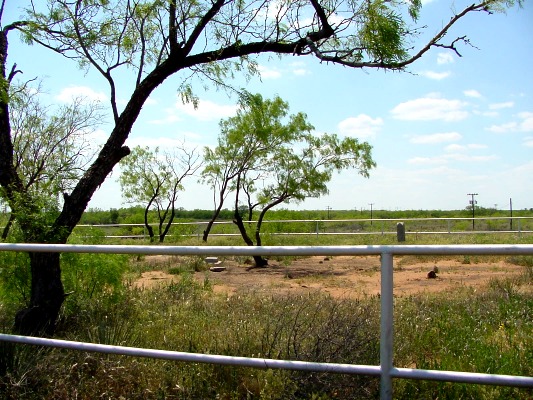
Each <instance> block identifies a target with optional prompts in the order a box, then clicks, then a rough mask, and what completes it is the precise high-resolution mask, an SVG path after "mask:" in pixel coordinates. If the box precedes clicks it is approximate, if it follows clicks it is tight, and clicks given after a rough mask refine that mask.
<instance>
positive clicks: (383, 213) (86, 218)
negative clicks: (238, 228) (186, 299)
mask: <svg viewBox="0 0 533 400" xmlns="http://www.w3.org/2000/svg"><path fill="white" fill-rule="evenodd" d="M532 213H533V209H529V210H513V217H526V216H532ZM212 215H213V210H185V209H178V210H176V219H175V221H174V222H185V221H207V220H209V219H210V218H211V217H212ZM471 216H472V210H469V209H464V210H396V211H390V210H373V211H372V218H374V219H401V218H461V217H462V218H468V217H471ZM475 216H476V217H509V216H510V212H509V210H496V209H494V208H483V207H478V208H476V210H475ZM370 217H371V216H370V210H363V211H360V210H333V209H330V210H288V209H279V210H271V211H269V212H268V214H267V218H266V219H267V220H324V219H368V218H370ZM232 219H233V210H229V209H224V210H222V212H221V213H220V216H219V220H220V221H231V220H232ZM149 220H150V222H154V223H155V222H156V221H157V219H156V216H155V213H154V214H153V215H150V217H149ZM143 221H144V208H143V207H128V208H118V209H116V208H112V209H110V210H100V209H94V208H91V209H89V210H88V211H86V212H85V213H84V214H83V217H82V219H81V221H80V224H82V225H107V224H142V223H143Z"/></svg>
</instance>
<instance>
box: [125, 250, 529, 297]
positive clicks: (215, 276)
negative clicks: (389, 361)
mask: <svg viewBox="0 0 533 400" xmlns="http://www.w3.org/2000/svg"><path fill="white" fill-rule="evenodd" d="M145 262H146V263H147V264H149V265H151V266H152V267H153V268H154V269H153V270H151V271H146V272H143V273H142V274H141V276H140V277H139V278H138V279H136V280H135V281H134V286H135V287H138V288H151V287H153V286H154V285H161V284H168V282H172V281H174V282H175V281H176V280H179V279H180V277H179V276H178V275H175V274H172V273H169V271H176V270H178V271H179V269H180V265H187V264H188V263H190V260H189V259H187V258H186V257H173V256H147V257H146V259H145ZM223 266H224V267H225V268H226V270H224V271H221V272H211V271H209V269H207V267H208V265H207V264H206V266H205V268H203V270H202V271H198V272H195V273H194V278H195V279H196V280H197V281H198V282H204V281H206V280H209V281H210V283H211V286H212V288H213V291H214V292H215V293H224V294H227V295H233V294H235V293H237V292H243V291H244V292H246V291H253V292H255V293H262V294H266V295H268V294H298V295H303V294H309V293H314V292H320V293H322V294H327V295H331V296H332V297H334V298H351V299H360V298H364V297H365V296H374V295H378V294H379V292H380V282H381V279H380V261H379V257H378V256H363V257H352V256H337V257H321V256H314V257H305V258H299V259H296V260H292V261H290V263H283V262H282V261H270V263H269V267H267V268H251V267H250V260H244V262H238V261H236V260H235V259H225V260H224V261H223ZM435 266H436V267H437V269H438V273H437V278H436V279H428V277H427V275H428V272H429V271H432V270H433V269H434V267H435ZM522 272H523V267H521V266H518V265H514V264H511V263H509V262H506V261H504V260H502V259H501V257H500V258H497V259H492V260H491V259H490V258H489V257H484V258H479V257H478V258H477V259H475V260H474V261H471V259H470V258H458V257H456V258H452V259H447V258H442V257H441V258H440V259H439V258H434V259H433V260H431V261H421V260H419V259H418V258H416V257H397V258H396V259H395V273H394V294H395V295H396V296H409V295H415V294H421V293H426V294H427V293H436V292H446V291H451V290H454V289H457V288H458V287H461V286H463V287H471V288H477V289H482V288H483V287H486V286H487V285H488V284H489V282H490V281H491V280H493V279H509V278H513V277H516V276H519V275H520V274H521V273H522Z"/></svg>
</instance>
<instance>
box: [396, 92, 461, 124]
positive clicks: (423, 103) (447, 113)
mask: <svg viewBox="0 0 533 400" xmlns="http://www.w3.org/2000/svg"><path fill="white" fill-rule="evenodd" d="M466 105H467V103H465V102H463V101H460V100H448V99H443V98H441V97H440V96H439V95H428V96H426V97H422V98H419V99H415V100H409V101H406V102H404V103H400V104H398V105H397V106H396V107H394V108H393V109H392V111H391V114H392V115H393V117H394V118H396V119H401V120H406V121H436V120H442V121H448V122H449V121H461V120H463V119H465V118H467V117H468V111H466V110H465V109H464V108H465V107H466Z"/></svg>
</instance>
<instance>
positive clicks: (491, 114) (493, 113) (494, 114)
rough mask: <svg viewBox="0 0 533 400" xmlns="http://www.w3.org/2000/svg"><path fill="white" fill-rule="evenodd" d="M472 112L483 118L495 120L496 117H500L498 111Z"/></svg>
mask: <svg viewBox="0 0 533 400" xmlns="http://www.w3.org/2000/svg"><path fill="white" fill-rule="evenodd" d="M472 112H473V113H474V114H476V115H481V116H482V117H489V118H494V117H497V116H498V115H500V114H499V113H498V111H477V110H474V111H472Z"/></svg>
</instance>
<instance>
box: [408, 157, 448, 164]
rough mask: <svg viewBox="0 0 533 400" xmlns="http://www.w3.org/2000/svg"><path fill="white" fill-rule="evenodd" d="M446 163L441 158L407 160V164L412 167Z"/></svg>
mask: <svg viewBox="0 0 533 400" xmlns="http://www.w3.org/2000/svg"><path fill="white" fill-rule="evenodd" d="M446 162H447V161H446V159H444V158H443V157H413V158H410V159H409V160H407V163H408V164H414V165H435V164H446Z"/></svg>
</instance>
